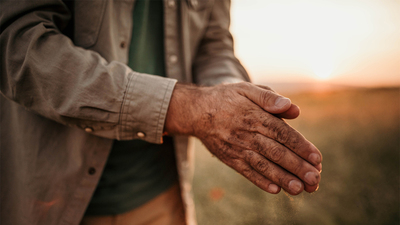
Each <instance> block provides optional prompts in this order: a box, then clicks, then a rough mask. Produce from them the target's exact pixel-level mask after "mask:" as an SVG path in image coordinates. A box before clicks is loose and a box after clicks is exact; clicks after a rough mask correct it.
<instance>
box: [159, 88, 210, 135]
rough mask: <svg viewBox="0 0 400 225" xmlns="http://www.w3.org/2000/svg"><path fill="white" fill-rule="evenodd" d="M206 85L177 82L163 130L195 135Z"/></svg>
mask: <svg viewBox="0 0 400 225" xmlns="http://www.w3.org/2000/svg"><path fill="white" fill-rule="evenodd" d="M207 89H208V88H207V87H198V86H194V85H188V84H180V83H177V84H176V85H175V88H174V91H173V92H172V96H171V100H170V103H169V107H168V111H167V115H166V120H165V125H164V131H165V132H167V133H168V134H170V135H174V134H175V135H176V134H178V135H195V131H196V123H197V121H198V120H199V118H200V117H201V115H202V111H203V110H205V107H206V104H204V102H205V101H204V96H205V93H207Z"/></svg>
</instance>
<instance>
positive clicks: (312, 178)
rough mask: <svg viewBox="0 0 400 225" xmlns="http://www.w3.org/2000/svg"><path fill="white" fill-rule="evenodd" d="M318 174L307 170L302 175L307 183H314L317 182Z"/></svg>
mask: <svg viewBox="0 0 400 225" xmlns="http://www.w3.org/2000/svg"><path fill="white" fill-rule="evenodd" d="M318 178H319V174H318V173H316V172H308V173H306V175H305V176H304V181H305V182H306V183H307V184H309V185H316V184H317V183H318Z"/></svg>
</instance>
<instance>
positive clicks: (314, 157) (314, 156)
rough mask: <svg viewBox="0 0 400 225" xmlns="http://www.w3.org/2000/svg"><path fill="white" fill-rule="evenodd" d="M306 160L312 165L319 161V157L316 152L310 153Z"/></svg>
mask: <svg viewBox="0 0 400 225" xmlns="http://www.w3.org/2000/svg"><path fill="white" fill-rule="evenodd" d="M308 161H309V162H310V163H312V164H314V165H318V164H320V163H321V157H320V156H319V155H318V154H317V153H311V154H310V155H309V156H308Z"/></svg>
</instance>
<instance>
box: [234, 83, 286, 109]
mask: <svg viewBox="0 0 400 225" xmlns="http://www.w3.org/2000/svg"><path fill="white" fill-rule="evenodd" d="M245 86H246V87H245V88H243V89H241V94H242V95H244V96H245V97H247V98H248V99H250V100H251V101H252V102H254V103H255V104H257V105H258V106H260V107H261V108H262V109H264V110H265V111H267V112H269V113H272V114H280V113H284V112H286V111H287V110H288V109H289V108H290V107H291V105H292V103H291V101H290V99H288V98H286V97H283V96H281V95H279V94H277V93H276V92H274V91H273V90H272V89H270V88H267V87H265V86H263V87H258V86H256V85H254V84H251V83H246V85H245Z"/></svg>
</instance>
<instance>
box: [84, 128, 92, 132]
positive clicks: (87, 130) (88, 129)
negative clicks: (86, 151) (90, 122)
mask: <svg viewBox="0 0 400 225" xmlns="http://www.w3.org/2000/svg"><path fill="white" fill-rule="evenodd" d="M85 131H86V132H88V133H90V132H93V128H91V127H86V128H85Z"/></svg>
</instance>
